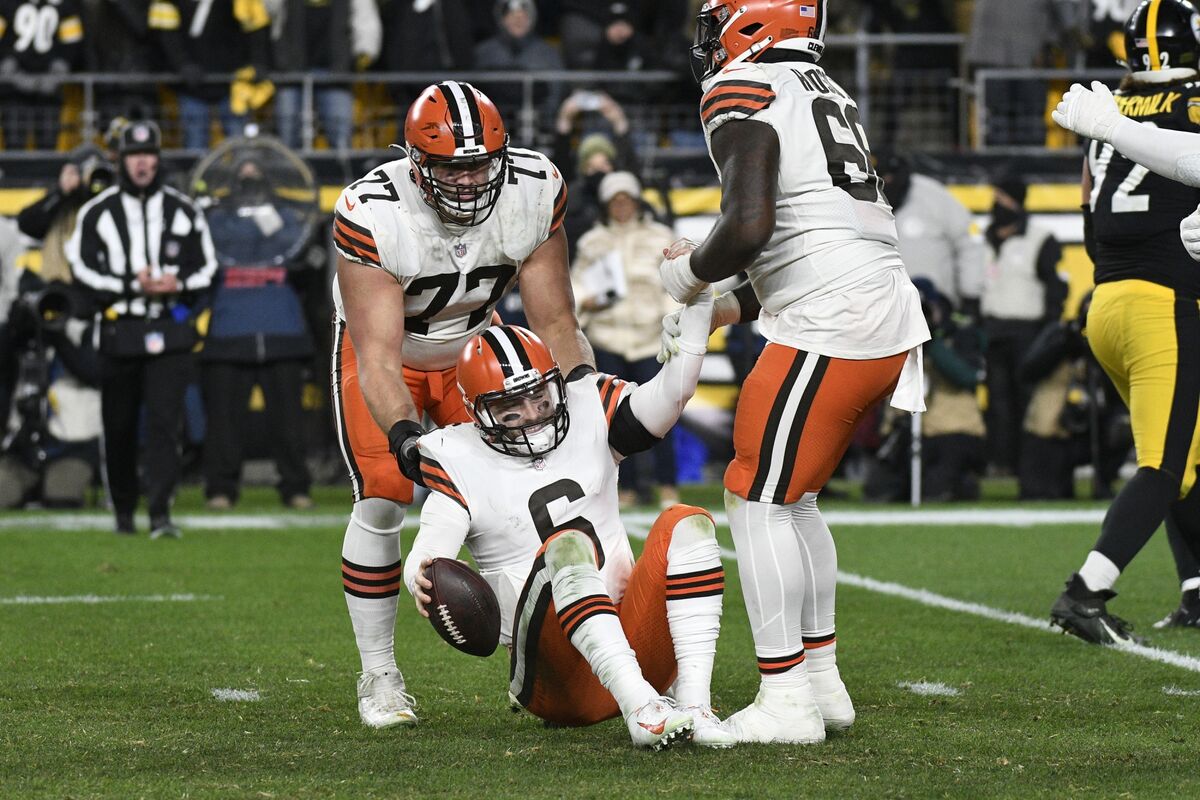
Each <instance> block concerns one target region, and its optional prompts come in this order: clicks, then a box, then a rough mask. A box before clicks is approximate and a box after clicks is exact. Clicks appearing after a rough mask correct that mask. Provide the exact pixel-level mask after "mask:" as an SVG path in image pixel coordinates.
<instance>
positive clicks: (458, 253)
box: [454, 242, 467, 258]
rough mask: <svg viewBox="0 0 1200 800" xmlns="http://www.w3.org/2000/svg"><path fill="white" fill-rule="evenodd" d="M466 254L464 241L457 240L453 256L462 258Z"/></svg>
mask: <svg viewBox="0 0 1200 800" xmlns="http://www.w3.org/2000/svg"><path fill="white" fill-rule="evenodd" d="M466 254H467V245H466V244H465V243H463V242H459V243H458V244H456V245H454V257H455V258H462V257H463V256H465V255H466Z"/></svg>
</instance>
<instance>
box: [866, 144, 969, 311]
mask: <svg viewBox="0 0 1200 800" xmlns="http://www.w3.org/2000/svg"><path fill="white" fill-rule="evenodd" d="M877 160H878V168H877V171H878V173H879V177H881V178H882V179H883V182H884V188H885V190H886V193H887V198H888V202H890V203H891V204H892V212H893V213H894V214H895V215H896V230H897V232H898V233H899V235H900V256H901V258H903V259H904V266H905V267H906V268H907V269H908V274H909V275H911V276H912V277H913V278H919V277H923V278H928V279H929V280H930V281H931V282H932V284H933V285H934V286H935V287H937V290H938V294H939V296H942V297H946V298H947V299H949V301H950V303H951V305H952V306H953V307H954V309H955V310H962V311H964V312H966V313H967V314H969V315H971V316H973V317H978V316H979V296H980V294H981V293H982V291H983V265H984V261H985V254H984V246H983V241H982V239H981V238H980V237H978V236H976V235H973V234H972V233H971V224H972V223H971V212H970V211H968V210H967V208H966V206H964V205H963V204H962V203H960V202H958V200H957V199H956V198H955V197H954V195H952V194H950V192H949V191H948V190H947V189H946V186H945V185H944V184H942V183H941V182H939V181H937V180H935V179H933V178H930V177H928V176H926V175H921V174H919V173H916V172H914V171H913V167H912V162H911V161H910V160H909V159H908V158H907V157H906V156H904V155H902V154H900V153H898V152H895V151H884V152H882V153H880V154H879V156H878V158H877Z"/></svg>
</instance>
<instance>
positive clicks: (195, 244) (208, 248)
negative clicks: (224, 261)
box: [179, 208, 217, 292]
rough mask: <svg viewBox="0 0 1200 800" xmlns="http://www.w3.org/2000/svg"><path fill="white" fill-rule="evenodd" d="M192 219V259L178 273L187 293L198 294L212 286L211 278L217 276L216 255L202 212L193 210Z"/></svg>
mask: <svg viewBox="0 0 1200 800" xmlns="http://www.w3.org/2000/svg"><path fill="white" fill-rule="evenodd" d="M194 213H195V216H194V217H193V218H192V237H193V241H192V246H191V248H189V249H190V250H191V251H192V254H193V255H192V258H190V259H189V263H188V264H186V265H183V268H182V269H181V270H180V271H179V280H180V282H181V283H183V288H184V290H185V291H188V292H199V291H203V290H204V289H207V288H208V287H209V286H211V285H212V280H213V276H214V275H216V274H217V253H216V250H214V249H213V242H212V236H211V235H210V234H209V232H208V222H207V221H206V220H205V218H204V212H203V211H201V210H200V209H198V208H196V209H194Z"/></svg>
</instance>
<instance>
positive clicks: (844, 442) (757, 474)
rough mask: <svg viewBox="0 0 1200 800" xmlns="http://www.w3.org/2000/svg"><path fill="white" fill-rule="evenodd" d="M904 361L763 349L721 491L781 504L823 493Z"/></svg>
mask: <svg viewBox="0 0 1200 800" xmlns="http://www.w3.org/2000/svg"><path fill="white" fill-rule="evenodd" d="M905 356H906V353H897V354H896V355H894V356H887V357H886V358H876V359H867V360H862V361H852V360H849V359H842V358H831V357H829V356H818V355H817V354H815V353H805V352H803V351H800V350H797V349H795V348H793V347H786V346H784V345H780V344H775V343H771V344H768V345H767V346H766V348H765V349H764V350H763V352H762V355H760V356H759V357H758V362H757V363H756V364H755V365H754V369H753V370H752V371H751V372H750V376H749V377H748V378H747V379H746V382H745V383H744V384H743V385H742V392H741V395H740V396H739V397H738V405H737V415H736V417H735V418H734V423H733V445H734V451H735V455H734V459H733V461H732V462H730V464H729V467H728V468H727V469H726V470H725V488H727V489H728V490H729V491H731V492H733V493H734V494H736V495H737V496H738V497H741V498H743V499H746V500H754V501H758V502H766V503H780V504H783V503H794V502H796V501H797V500H799V499H800V497H801V495H803V494H804V493H805V492H816V491H820V490H821V488H822V487H824V486H825V483H826V482H827V481H828V480H829V476H830V475H832V474H833V471H834V469H836V468H837V465H838V462H840V461H841V460H842V456H843V455H845V453H846V448H847V447H848V446H849V444H850V437H851V435H852V434H853V433H854V428H855V427H856V426H857V425H858V423H859V421H860V420H861V419H862V418H863V416H864V415H865V414H866V412H867V411H868V410H869V409H870V408H871V407H872V406H874V405H875V404H876V403H878V402H879V401H880V400H882V399H883V398H884V397H887V396H888V395H889V394H891V392H892V390H893V389H894V388H895V386H896V381H897V379H899V377H900V369H901V368H902V367H903V366H904V359H905Z"/></svg>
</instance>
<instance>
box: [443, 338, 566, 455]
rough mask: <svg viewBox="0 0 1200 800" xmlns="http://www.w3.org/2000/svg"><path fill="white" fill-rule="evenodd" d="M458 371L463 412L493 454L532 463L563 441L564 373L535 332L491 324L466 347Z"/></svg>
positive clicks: (564, 409) (564, 412) (564, 435)
mask: <svg viewBox="0 0 1200 800" xmlns="http://www.w3.org/2000/svg"><path fill="white" fill-rule="evenodd" d="M457 372H458V388H459V391H461V392H462V396H463V402H464V403H465V404H466V406H467V413H468V414H470V415H471V419H473V420H474V421H475V426H476V427H477V428H479V433H480V435H481V436H483V441H485V442H486V443H487V445H488V446H489V447H491V448H492V449H493V450H495V451H497V452H499V453H504V454H505V455H510V456H526V457H529V458H533V457H535V456H540V455H544V454H545V453H548V452H550V451H551V450H553V449H554V448H556V447H558V446H559V445H560V444H562V441H563V439H565V438H566V436H567V429H568V428H569V427H570V423H571V420H570V417H569V416H568V415H567V395H566V384H565V383H564V381H563V376H562V371H561V370H559V368H558V364H556V363H555V361H554V356H552V355H551V354H550V348H548V347H546V345H545V344H544V343H543V342H542V340H541V339H539V338H538V337H537V335H536V334H534V333H533V331H529V330H526V329H525V328H520V327H517V326H516V325H493V326H492V327H490V328H488V329H487V330H485V331H483V332H482V333H479V334H477V335H475V336H473V337H471V340H470V341H469V342H467V345H466V347H464V348H463V350H462V353H460V354H459V356H458V370H457Z"/></svg>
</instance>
